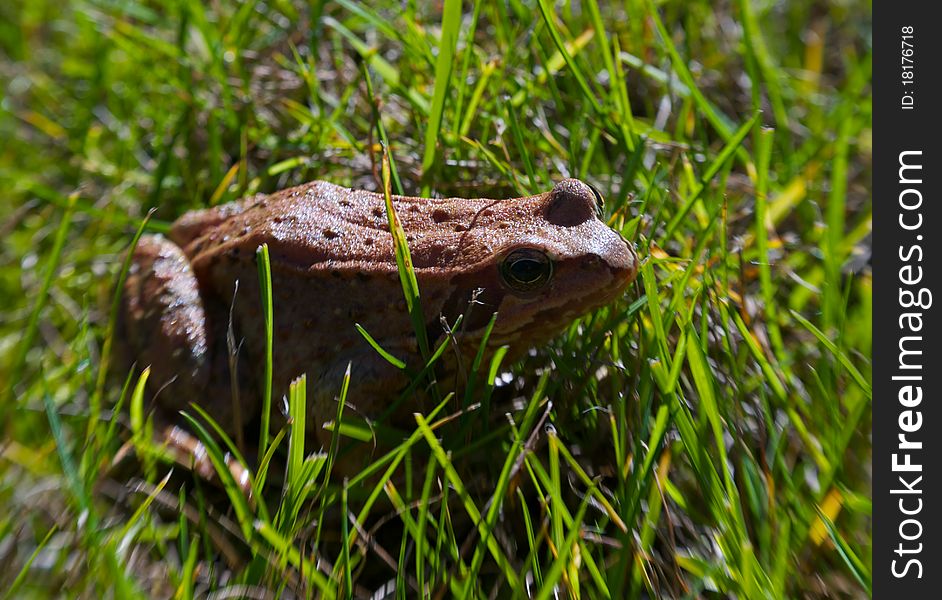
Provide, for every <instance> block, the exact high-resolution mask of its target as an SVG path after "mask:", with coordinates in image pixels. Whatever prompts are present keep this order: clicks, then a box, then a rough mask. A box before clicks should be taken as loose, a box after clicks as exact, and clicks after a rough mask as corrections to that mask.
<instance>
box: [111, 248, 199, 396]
mask: <svg viewBox="0 0 942 600" xmlns="http://www.w3.org/2000/svg"><path fill="white" fill-rule="evenodd" d="M123 302H124V314H123V315H122V316H123V323H122V325H123V329H124V332H123V336H124V338H125V339H126V342H127V344H128V345H129V346H130V350H131V351H132V353H133V355H134V356H135V357H136V358H137V360H138V365H139V366H141V367H147V366H149V367H150V379H149V384H150V388H151V389H152V390H159V392H158V394H157V398H156V400H157V402H158V403H159V405H160V406H161V407H163V408H166V409H168V410H173V411H175V410H180V409H183V408H186V407H187V405H188V404H189V403H190V402H192V401H196V402H200V401H202V400H203V396H204V394H205V392H206V389H207V386H208V383H209V379H210V374H211V373H210V371H211V364H210V361H211V349H212V346H211V342H212V340H210V332H209V327H208V325H207V318H206V309H205V307H204V304H203V299H202V298H201V297H200V293H199V284H198V282H197V280H196V277H195V276H194V274H193V270H192V269H191V268H190V263H189V260H188V259H187V257H186V256H185V255H184V254H183V251H182V250H181V249H180V248H179V247H178V246H177V245H176V244H174V243H173V242H171V241H169V240H168V239H166V238H164V237H163V236H144V237H142V238H141V239H140V241H139V242H138V245H137V248H136V249H135V251H134V255H133V257H132V266H131V271H130V272H129V273H128V277H127V280H126V282H125V285H124V296H123Z"/></svg>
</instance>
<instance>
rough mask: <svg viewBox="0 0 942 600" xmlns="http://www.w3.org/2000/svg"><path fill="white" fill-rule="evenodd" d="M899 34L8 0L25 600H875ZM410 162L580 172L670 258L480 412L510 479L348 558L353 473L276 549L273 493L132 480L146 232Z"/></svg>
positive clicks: (10, 483)
mask: <svg viewBox="0 0 942 600" xmlns="http://www.w3.org/2000/svg"><path fill="white" fill-rule="evenodd" d="M870 13H871V6H870V3H869V2H858V1H850V0H835V1H833V2H816V1H812V0H794V1H789V2H770V1H760V0H756V1H752V0H730V1H724V2H706V1H705V0H694V1H688V2H679V1H662V2H653V1H651V0H625V1H624V2H620V3H605V2H598V1H597V0H586V1H583V2H569V1H566V2H552V1H551V0H528V1H518V0H510V1H506V2H504V1H495V2H492V1H480V2H470V1H467V0H466V1H464V2H461V1H459V0H446V1H445V2H443V3H442V2H433V3H416V2H412V1H406V2H375V3H370V4H369V5H365V4H360V3H356V2H352V1H349V0H342V1H335V2H318V1H316V0H313V1H311V2H298V1H289V0H267V1H266V0H255V1H246V2H239V3H233V2H226V1H222V0H219V1H214V2H200V1H198V0H165V1H157V0H154V1H137V0H126V1H123V0H60V1H58V2H52V1H49V0H29V1H27V0H6V1H5V2H2V3H0V81H2V98H0V189H3V190H4V191H3V194H2V195H3V198H4V200H3V201H2V203H0V303H2V305H3V307H4V308H3V311H2V313H0V384H2V385H0V389H2V393H3V397H2V399H0V423H2V427H3V429H2V437H0V565H2V566H0V589H8V590H10V591H9V592H8V593H7V596H9V597H47V596H53V595H60V594H64V595H66V596H78V597H94V596H101V595H104V596H106V597H129V596H158V597H167V596H178V597H191V596H192V595H202V594H206V593H208V592H209V591H215V592H219V593H222V594H233V595H236V596H252V597H267V596H265V594H280V595H285V596H292V595H298V596H305V595H309V594H314V595H319V596H323V597H333V596H345V595H347V594H348V593H353V594H356V595H358V596H364V595H368V594H369V593H372V592H373V591H375V590H377V589H379V588H380V587H381V586H382V585H383V582H385V581H388V580H392V581H396V582H397V588H398V591H397V592H396V594H394V595H396V596H397V597H417V596H418V595H419V592H418V591H417V590H419V589H427V590H428V591H429V593H430V594H431V595H432V596H434V597H439V594H445V595H454V596H459V597H488V596H492V595H497V596H499V597H520V596H523V597H529V596H533V597H547V596H548V595H550V594H552V593H553V591H554V590H556V591H558V592H559V593H560V594H562V595H569V596H571V597H587V598H604V597H609V598H641V597H677V598H682V597H730V596H736V597H746V598H755V597H776V598H777V597H786V596H788V597H796V596H802V597H856V596H866V595H868V594H869V589H870V554H871V549H870V544H871V533H870V520H871V505H870V499H869V495H870V469H869V464H870V436H869V430H870V402H871V395H870V385H869V381H870V363H869V355H870V344H871V302H870V290H871V285H872V280H871V275H870V270H869V252H870V250H869V248H870V231H871V198H870V193H869V182H870V169H871V164H870V158H871V146H870V144H871V138H870V135H871V129H870V121H871V114H870V110H871V88H870V78H871V63H870V61H871V40H870V33H869V32H870V18H871V17H870ZM384 138H385V139H386V140H388V148H389V152H390V156H391V157H392V159H393V167H394V170H395V174H396V176H395V177H396V181H395V182H394V191H395V190H396V188H397V187H398V186H401V189H402V191H404V192H405V193H408V194H423V195H443V196H467V197H471V196H485V197H495V198H497V197H509V196H513V195H521V194H529V193H537V192H540V191H544V190H546V189H549V187H550V186H551V185H552V182H553V181H554V180H557V179H559V178H561V177H567V176H573V177H580V178H582V179H584V180H586V181H589V182H591V183H592V184H593V185H595V186H596V187H597V188H598V189H599V190H601V192H602V193H603V195H604V196H605V197H606V199H607V201H608V202H607V218H608V219H609V222H610V224H611V225H612V226H613V227H615V228H616V229H618V230H620V231H621V232H622V234H623V235H625V237H626V238H628V239H630V240H632V241H633V242H634V243H635V245H636V247H637V248H638V251H639V254H640V255H641V257H642V258H643V260H644V263H643V268H642V271H641V274H640V276H639V279H638V283H637V285H636V286H635V287H634V289H633V290H632V291H631V292H629V293H628V294H627V295H626V297H625V298H624V299H623V300H622V301H620V302H618V303H615V304H613V305H612V306H611V307H608V308H606V309H602V310H600V311H598V312H597V313H596V314H594V315H591V316H589V317H586V318H584V319H583V320H582V321H581V322H580V323H577V324H574V325H573V327H572V328H571V329H570V330H569V331H568V332H567V333H566V334H564V335H563V336H561V337H560V339H558V340H557V341H556V342H554V343H553V344H551V345H549V346H548V347H546V348H541V349H540V350H539V351H538V352H536V353H531V355H530V356H528V357H527V358H526V359H524V360H523V361H521V362H520V363H519V364H517V365H503V367H502V369H501V371H502V373H500V374H499V375H498V376H497V377H496V378H490V379H488V380H487V381H485V382H484V385H482V386H481V389H480V390H479V393H481V394H486V395H487V397H488V398H489V397H490V394H493V395H494V401H495V404H492V405H491V410H492V411H493V412H494V413H495V414H497V415H502V414H503V412H506V411H510V412H513V414H514V415H515V417H514V418H515V421H514V422H515V426H514V427H513V428H511V427H510V426H509V425H507V424H506V420H503V422H504V424H503V426H502V427H498V428H496V429H494V430H493V431H489V433H488V437H486V438H482V439H485V440H486V444H487V446H486V447H487V448H488V449H489V451H491V452H496V449H497V448H499V449H500V453H499V454H498V455H497V456H496V457H493V458H492V459H491V460H489V461H488V462H489V463H490V468H491V469H492V471H493V472H491V473H489V474H487V473H485V474H484V476H483V481H484V482H485V485H483V486H482V485H480V482H478V484H477V485H471V484H470V481H469V480H466V477H468V476H466V475H464V474H458V473H457V472H455V471H454V470H451V471H450V470H449V468H448V465H449V463H448V461H444V460H441V461H438V462H435V461H433V462H432V463H431V466H430V467H429V470H428V471H427V472H426V473H415V474H414V476H413V477H411V478H410V480H409V481H407V482H406V484H405V485H403V486H401V487H400V488H396V487H395V486H393V485H392V484H391V483H390V484H389V485H387V486H386V487H385V488H384V487H382V486H380V487H379V488H377V490H378V493H379V494H381V495H383V496H384V497H385V499H386V501H387V504H389V505H391V506H393V507H395V508H396V510H395V511H394V512H391V513H390V512H389V509H388V507H387V509H385V512H382V515H385V520H386V521H387V522H391V523H392V524H393V525H395V526H396V527H398V529H396V527H393V530H394V531H395V532H398V533H396V534H395V535H393V536H392V537H393V543H392V544H391V545H390V544H389V543H385V545H381V544H379V543H378V542H377V544H376V545H373V546H369V547H367V546H365V545H362V544H360V545H358V544H356V543H346V542H344V541H343V540H351V539H353V538H355V537H356V535H352V533H353V534H355V533H356V531H355V527H354V525H353V524H350V523H349V522H347V521H346V520H343V519H341V521H342V522H343V523H344V529H343V530H342V531H341V532H340V534H336V532H334V535H333V538H332V542H331V543H330V544H328V543H327V541H326V539H327V537H330V532H325V531H322V530H321V529H320V528H319V524H321V523H323V522H324V520H323V519H320V520H319V519H318V516H319V515H323V514H326V513H327V512H329V511H342V512H341V513H340V514H346V512H347V511H348V510H349V511H352V513H354V514H358V515H362V516H364V517H365V516H366V513H368V512H369V511H365V512H361V509H362V508H363V506H364V503H365V502H367V500H366V499H365V496H367V494H368V492H369V490H367V491H366V492H363V491H361V490H355V489H352V488H345V487H344V486H343V484H342V482H332V481H326V480H325V481H323V482H322V483H323V485H320V484H319V485H318V486H316V489H314V490H312V491H310V493H309V496H310V497H307V498H306V501H307V504H308V505H309V506H312V507H314V508H310V509H307V510H304V511H300V512H299V513H297V514H295V515H294V517H292V518H290V519H287V518H282V519H280V520H278V521H277V522H274V521H270V520H266V516H267V515H266V514H265V512H266V511H265V510H264V506H262V507H261V508H260V507H259V505H258V504H262V505H264V504H265V503H266V502H269V503H270V504H271V506H269V508H274V507H277V506H278V497H277V490H278V489H279V488H275V490H274V492H273V494H274V499H273V500H271V499H266V500H263V501H261V502H259V503H258V504H256V505H255V506H249V505H246V506H242V505H240V504H239V503H238V502H236V501H232V502H231V503H230V502H227V501H226V500H225V499H223V500H222V501H219V500H218V499H216V500H214V499H213V491H214V490H213V486H212V485H206V484H201V482H199V481H193V480H192V479H190V480H185V483H184V485H183V487H182V488H180V486H179V485H177V482H176V480H173V483H172V484H167V483H166V482H164V480H163V475H164V473H165V472H166V470H167V469H166V468H165V467H157V466H154V465H153V464H149V463H147V461H143V462H144V463H145V465H144V466H145V467H146V468H141V469H140V470H139V472H137V473H135V474H133V476H131V477H128V476H127V474H126V473H125V474H122V475H119V474H117V473H116V472H115V471H114V469H113V468H112V466H111V465H112V459H113V457H114V456H115V454H116V453H117V452H118V449H119V447H120V446H121V444H122V441H123V440H124V439H126V438H127V432H126V427H124V426H112V425H111V423H112V419H111V412H110V409H111V407H112V406H113V405H114V403H115V402H116V401H117V399H118V398H119V397H127V396H129V393H125V394H122V391H121V387H122V386H121V382H122V381H124V379H125V375H127V374H126V373H123V372H122V373H114V372H112V373H111V375H112V377H110V378H105V377H104V375H103V372H102V369H101V366H102V364H103V360H102V357H103V355H104V356H107V355H108V347H107V342H106V337H107V331H108V320H109V313H108V311H109V305H110V303H111V301H112V291H113V289H114V282H115V281H116V278H117V276H118V272H119V270H120V266H121V261H122V259H123V254H124V252H125V250H126V248H127V247H128V245H129V244H130V242H131V239H132V236H133V234H134V231H135V230H136V229H137V228H138V227H139V225H140V224H141V219H142V217H143V216H144V215H145V214H146V213H147V211H148V210H149V209H150V208H152V207H153V208H156V209H157V210H156V213H155V215H154V218H153V220H152V221H151V223H150V224H149V226H148V227H149V229H150V230H153V231H159V230H161V229H162V228H163V227H165V226H166V224H167V223H168V222H170V221H172V220H173V219H174V218H175V217H176V216H178V215H180V214H182V212H184V211H186V210H187V209H190V208H194V207H200V206H206V205H210V204H216V203H221V202H226V201H229V200H234V199H237V198H239V197H242V196H244V195H246V194H250V193H254V192H256V191H261V192H266V191H273V190H277V189H280V188H284V187H287V186H290V185H295V184H298V183H301V182H304V181H308V180H311V179H326V180H330V181H333V182H335V183H340V184H345V185H351V186H354V187H362V188H367V189H374V190H375V189H379V188H380V175H379V164H380V156H381V149H380V142H381V141H382V140H383V139H384ZM276 310H277V308H276ZM276 343H277V341H276ZM587 365H588V366H589V367H588V368H587ZM549 366H552V367H553V368H552V369H549V368H547V367H549ZM128 381H129V386H130V388H131V389H133V385H134V384H135V383H136V381H137V380H136V376H135V377H134V378H131V379H129V380H128ZM500 398H504V399H509V398H517V399H518V400H519V401H518V402H516V403H507V402H505V405H500V406H497V405H496V401H497V400H498V399H500ZM546 400H551V401H552V410H550V411H549V412H548V413H547V414H546V415H545V421H544V420H541V419H542V418H543V417H542V415H543V413H544V411H546V409H547V404H546ZM498 420H499V419H498ZM547 423H552V427H551V428H546V427H545V425H546V424H547ZM426 433H427V432H426ZM421 434H422V430H421V428H420V430H419V436H420V437H418V438H416V439H418V440H419V442H417V447H418V445H422V444H425V446H424V447H425V451H426V452H428V444H427V443H426V441H425V439H426V438H425V437H424V436H422V435H421ZM531 435H532V437H533V438H534V439H536V438H539V440H540V442H539V443H538V444H532V445H530V446H528V451H527V452H526V453H525V454H523V455H522V458H521V461H522V463H521V464H522V465H523V467H522V468H520V469H516V470H514V471H513V473H512V474H513V477H511V478H508V477H499V476H498V474H499V473H501V467H502V466H503V465H504V464H505V462H506V464H508V465H510V464H513V463H515V462H516V459H517V457H518V456H521V444H520V443H519V442H518V443H516V444H515V443H514V440H518V441H519V440H527V439H530V438H531ZM433 437H434V436H433ZM466 441H467V440H455V439H449V438H448V437H447V436H443V437H442V443H443V444H444V445H445V446H446V447H448V446H449V445H453V446H457V447H460V446H461V445H462V444H464V442H466ZM471 446H472V448H474V445H473V444H472V445H471ZM452 449H456V450H457V448H452ZM505 475H506V474H505ZM271 485H273V486H274V485H275V484H271ZM521 490H524V491H521ZM449 494H451V495H452V497H455V496H459V497H461V501H460V502H458V504H454V503H449V502H448V501H447V500H448V495H449ZM590 498H591V501H590V500H589V499H590ZM430 499H431V500H430ZM229 500H232V499H231V498H230V499H229ZM230 504H231V506H230ZM236 505H238V506H236ZM239 507H241V508H239ZM380 510H381V509H379V508H377V509H375V511H380ZM246 511H247V512H246ZM475 512H477V513H482V515H483V516H481V517H480V519H474V518H472V517H468V516H467V515H468V514H472V515H473V514H474V513H475ZM387 513H389V514H387ZM377 515H378V513H377V512H374V514H373V515H370V516H371V517H372V518H374V519H375V518H377ZM469 519H470V520H473V521H476V524H475V525H472V526H470V527H469V526H467V522H468V521H469ZM363 522H364V523H365V522H366V521H365V520H364V521H363ZM351 532H352V533H351ZM322 538H323V539H322ZM376 540H378V538H376ZM376 540H374V541H376ZM377 548H379V549H377ZM380 550H381V551H382V552H381V551H380ZM219 597H221V596H219Z"/></svg>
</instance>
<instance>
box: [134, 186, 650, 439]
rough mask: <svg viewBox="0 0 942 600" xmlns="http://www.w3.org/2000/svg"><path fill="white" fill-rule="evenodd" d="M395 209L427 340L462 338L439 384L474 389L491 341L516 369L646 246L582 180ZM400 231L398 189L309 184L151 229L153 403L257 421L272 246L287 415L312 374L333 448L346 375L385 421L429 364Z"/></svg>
mask: <svg viewBox="0 0 942 600" xmlns="http://www.w3.org/2000/svg"><path fill="white" fill-rule="evenodd" d="M390 201H391V205H392V207H394V214H395V215H396V218H397V219H398V221H399V223H400V224H401V228H402V231H403V232H404V233H405V237H406V242H407V245H408V249H409V254H410V256H411V262H412V266H413V270H414V274H415V281H416V282H417V284H418V290H419V297H418V304H417V306H420V309H421V312H419V311H418V309H416V310H415V314H417V315H420V316H421V320H422V322H423V324H424V325H425V331H426V337H427V340H428V343H427V346H428V347H429V348H433V349H434V348H438V347H439V345H440V344H443V343H445V344H447V346H448V347H447V348H446V349H445V352H444V353H443V354H442V355H441V359H440V360H439V361H438V364H437V372H438V373H439V376H438V380H437V381H438V382H439V384H440V385H443V386H444V384H443V383H442V382H450V385H461V384H462V382H466V381H467V378H468V376H469V370H470V369H471V366H472V364H473V363H474V361H475V358H476V357H478V355H479V351H480V358H481V359H483V361H479V362H478V364H485V365H486V364H487V361H488V360H489V359H490V357H491V356H493V354H494V352H496V351H497V349H498V348H502V347H504V350H503V351H506V356H505V358H504V360H506V361H512V360H515V359H516V358H518V357H520V356H521V355H522V354H523V353H525V352H527V351H528V350H529V349H531V348H533V347H535V346H539V345H540V344H543V343H545V342H547V341H548V340H550V339H551V338H553V337H554V336H557V335H558V334H559V333H560V332H562V331H563V330H565V329H566V328H567V327H569V326H570V325H571V324H572V323H573V322H574V321H575V320H576V319H578V318H579V317H580V316H582V315H584V314H586V313H588V312H590V311H593V310H595V309H598V308H599V307H602V306H604V305H607V304H609V303H610V302H612V301H613V300H615V299H617V298H618V297H620V296H621V295H622V294H623V293H624V291H625V290H626V288H627V287H628V286H629V285H630V284H631V282H632V281H633V280H634V278H635V276H636V275H637V272H638V264H639V262H638V256H637V253H636V251H635V249H634V248H633V246H632V244H631V243H629V242H628V241H627V240H625V239H624V238H623V237H622V236H621V235H620V234H619V233H618V232H617V231H615V230H614V229H613V228H611V227H610V226H609V225H608V224H607V223H606V222H605V221H603V214H604V213H603V198H602V196H601V194H600V193H599V192H598V191H597V190H596V189H595V188H594V187H593V186H590V185H588V184H586V183H584V182H582V181H580V180H578V179H571V178H569V179H563V180H561V181H558V182H557V183H556V184H555V185H554V186H553V187H552V189H550V190H549V191H546V192H544V193H540V194H536V195H532V196H524V197H517V198H512V199H490V198H417V197H408V196H399V195H392V196H391V197H390ZM389 223H390V219H389V215H388V214H387V208H386V198H385V196H384V194H381V193H376V192H370V191H366V190H357V189H348V188H345V187H342V186H339V185H335V184H333V183H330V182H326V181H312V182H309V183H305V184H303V185H299V186H296V187H292V188H288V189H285V190H282V191H278V192H275V193H271V194H256V195H253V196H249V197H247V198H245V199H242V200H239V201H236V202H232V203H228V204H222V205H218V206H215V207H210V208H205V209H201V210H194V211H191V212H188V213H185V214H183V215H182V216H181V217H179V218H178V219H177V220H176V221H175V222H173V224H172V225H171V226H170V228H169V231H168V232H167V233H166V234H165V235H164V234H153V235H145V236H142V237H141V238H140V240H139V242H138V244H137V246H136V247H135V249H134V250H133V254H132V257H131V258H132V260H131V267H130V271H129V273H128V276H127V277H126V280H125V284H124V287H123V299H122V315H121V316H122V337H123V338H124V339H125V345H126V347H127V348H128V351H129V352H131V353H132V355H133V356H134V358H135V359H136V360H137V364H138V365H141V366H145V365H146V366H149V379H148V387H149V389H151V390H152V391H153V392H154V395H153V398H154V399H153V402H154V403H155V404H156V407H157V409H158V410H159V411H161V413H162V414H165V415H175V414H177V413H178V412H179V411H181V410H187V409H188V407H189V405H190V404H191V403H196V404H198V405H200V406H202V407H203V408H204V409H205V410H206V412H207V413H208V414H209V415H211V416H212V417H213V419H215V420H216V422H217V423H218V424H219V426H220V427H221V428H222V429H223V431H226V432H229V433H230V434H231V433H233V431H234V430H237V429H239V428H242V427H245V425H246V424H247V423H249V422H250V421H251V420H253V419H257V418H259V416H260V412H261V410H262V406H263V401H262V397H263V393H262V391H261V390H262V384H263V383H264V382H266V381H267V377H266V376H265V374H264V373H265V371H264V368H263V364H264V361H265V357H266V352H267V350H266V348H267V346H266V343H267V342H266V339H267V338H266V322H265V311H264V309H263V302H262V297H261V291H260V290H261V286H260V284H259V271H258V263H257V261H258V260H259V258H258V256H259V253H258V249H259V248H260V247H262V246H263V245H265V246H267V249H268V256H269V262H270V272H271V298H272V304H271V310H272V332H273V336H272V359H273V360H272V365H273V367H272V373H271V385H272V395H273V398H275V402H274V403H273V406H274V408H272V412H273V413H275V414H272V415H271V418H272V419H273V423H277V422H278V419H279V415H283V413H284V410H279V409H278V407H279V406H280V403H279V402H278V400H279V399H282V398H284V397H285V395H286V394H287V392H288V389H289V386H290V384H291V382H292V381H293V380H295V378H297V377H298V376H300V375H302V374H304V375H305V376H306V381H307V406H306V409H307V410H306V430H307V431H308V432H314V440H315V442H320V443H321V444H322V445H325V444H327V443H329V440H330V434H329V432H328V431H327V429H329V425H330V424H331V423H333V422H334V420H335V419H336V417H337V415H338V408H339V406H338V402H339V391H340V388H341V383H342V381H343V380H344V377H345V375H346V374H347V373H349V385H348V388H347V393H346V396H345V406H344V407H343V411H346V412H344V414H347V413H354V414H356V415H357V416H359V417H362V418H364V419H366V420H368V421H369V420H370V419H378V418H380V416H381V415H385V414H388V411H389V408H390V407H391V406H392V405H393V403H394V402H396V401H397V398H399V397H400V395H401V394H402V392H403V390H406V388H407V387H408V386H410V383H412V379H413V377H414V374H415V373H416V372H418V371H420V370H421V369H422V367H423V365H424V364H425V361H426V360H427V359H428V356H425V355H423V348H422V347H421V345H420V344H419V342H418V339H419V338H418V337H417V335H416V332H415V326H414V319H412V318H411V317H410V314H409V307H408V304H407V302H406V301H405V296H404V294H403V288H402V281H401V279H400V270H399V267H398V265H397V260H396V252H395V246H394V242H393V236H392V234H391V233H390V225H389ZM364 334H366V335H364ZM367 336H368V337H369V338H371V340H372V342H371V341H369V340H367ZM376 346H378V347H379V348H381V349H382V350H383V352H384V353H386V354H387V355H388V356H383V354H382V353H380V352H379V351H378V350H377V348H376ZM424 350H425V352H426V353H427V352H428V351H429V350H428V349H427V348H426V349H424ZM389 357H395V358H396V359H397V360H398V361H401V362H400V364H394V363H395V362H396V361H395V360H393V361H391V360H389ZM403 365H405V366H406V368H403ZM451 389H455V388H454V387H452V388H451ZM428 395H429V394H427V393H416V394H412V395H411V397H412V398H419V400H411V401H406V402H404V403H402V404H403V406H402V407H401V408H400V409H399V410H398V412H397V413H394V414H393V416H392V417H391V418H390V419H391V421H393V422H395V423H399V424H402V423H408V421H409V419H410V418H412V417H411V415H412V413H414V412H419V411H421V410H425V409H427V408H428V407H427V406H417V405H416V404H423V400H421V398H423V397H427V396H428ZM397 415H398V417H397ZM171 418H172V417H171ZM397 419H398V420H397ZM281 422H282V423H283V422H284V419H283V418H282V420H281ZM413 426H414V422H413ZM173 435H175V436H178V437H179V436H180V430H179V428H176V427H175V428H174V434H173Z"/></svg>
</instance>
